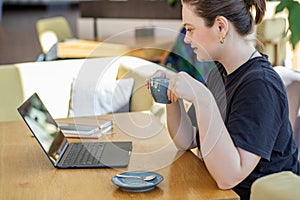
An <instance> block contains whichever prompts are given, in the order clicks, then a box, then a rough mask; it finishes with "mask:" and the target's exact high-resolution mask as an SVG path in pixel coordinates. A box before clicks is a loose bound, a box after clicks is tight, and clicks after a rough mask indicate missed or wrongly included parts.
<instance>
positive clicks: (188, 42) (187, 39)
mask: <svg viewBox="0 0 300 200" xmlns="http://www.w3.org/2000/svg"><path fill="white" fill-rule="evenodd" d="M183 41H184V42H185V43H186V44H190V43H191V38H190V37H189V36H188V35H187V34H185V35H184V39H183Z"/></svg>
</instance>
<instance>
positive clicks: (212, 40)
mask: <svg viewBox="0 0 300 200" xmlns="http://www.w3.org/2000/svg"><path fill="white" fill-rule="evenodd" d="M182 21H183V25H184V27H185V29H186V36H185V38H184V42H185V43H187V44H189V45H191V47H192V48H193V50H194V52H195V53H196V55H197V59H198V60H199V61H214V60H215V59H216V56H217V54H216V53H217V52H216V50H217V48H216V47H217V46H218V45H219V39H218V35H217V29H216V27H215V25H213V26H212V27H207V26H205V23H204V19H203V18H201V17H199V16H197V15H196V14H195V13H194V12H193V9H192V7H191V6H190V5H188V4H185V3H184V4H183V6H182Z"/></svg>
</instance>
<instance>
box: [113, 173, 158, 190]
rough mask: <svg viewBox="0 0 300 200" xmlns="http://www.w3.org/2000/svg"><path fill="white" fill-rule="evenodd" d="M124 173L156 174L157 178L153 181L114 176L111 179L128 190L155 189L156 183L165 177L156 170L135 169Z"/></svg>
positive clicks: (142, 175) (136, 174)
mask: <svg viewBox="0 0 300 200" xmlns="http://www.w3.org/2000/svg"><path fill="white" fill-rule="evenodd" d="M122 175H129V176H141V177H145V176H150V175H155V176H156V178H155V179H153V180H151V181H144V180H141V179H132V178H119V177H116V176H114V177H113V178H112V179H111V181H112V182H113V183H114V184H116V185H117V186H119V187H120V188H121V189H122V190H124V191H126V192H146V191H150V190H153V189H154V188H155V187H156V185H158V184H159V183H160V182H161V181H162V180H163V179H164V178H163V177H162V176H161V175H160V174H158V173H155V172H149V171H133V172H124V173H122Z"/></svg>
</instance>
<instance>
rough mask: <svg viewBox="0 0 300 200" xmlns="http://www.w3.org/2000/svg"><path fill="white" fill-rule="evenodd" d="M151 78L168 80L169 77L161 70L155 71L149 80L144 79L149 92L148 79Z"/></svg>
mask: <svg viewBox="0 0 300 200" xmlns="http://www.w3.org/2000/svg"><path fill="white" fill-rule="evenodd" d="M153 77H160V78H167V79H170V78H171V75H169V74H167V73H166V72H165V71H162V70H157V71H156V72H155V73H154V74H153V75H152V76H150V77H149V78H147V79H146V81H145V82H146V86H147V88H148V90H149V91H150V79H151V78H153Z"/></svg>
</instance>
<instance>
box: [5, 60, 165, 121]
mask: <svg viewBox="0 0 300 200" xmlns="http://www.w3.org/2000/svg"><path fill="white" fill-rule="evenodd" d="M108 68H109V70H111V71H114V70H117V74H118V75H117V78H119V79H120V78H126V77H133V78H134V79H135V81H134V86H133V87H134V88H133V91H132V97H131V105H130V111H144V110H150V111H151V110H152V107H153V106H154V105H155V103H154V102H153V99H152V97H151V96H150V94H149V92H148V91H147V88H146V86H145V79H146V78H147V77H149V76H150V75H152V74H153V73H154V72H155V71H156V70H158V69H162V70H166V69H165V68H163V67H161V66H159V65H157V64H155V63H151V62H149V61H146V60H143V59H140V58H135V57H129V56H124V57H109V58H94V59H76V60H75V59H74V60H61V61H49V62H32V63H20V64H14V65H5V66H0V93H1V96H2V97H1V103H0V110H1V112H0V113H1V114H0V121H11V120H18V119H20V117H19V114H18V113H17V110H16V109H17V107H18V106H19V105H20V104H21V103H22V102H23V101H24V100H25V99H27V98H28V97H29V96H31V95H32V94H33V93H34V92H37V93H38V94H39V96H40V97H41V99H42V100H43V101H44V103H45V105H46V106H47V108H48V109H49V111H50V113H51V114H52V116H53V117H54V118H63V117H67V116H68V113H69V102H70V96H71V95H70V91H71V85H72V83H73V80H74V79H75V78H76V77H78V76H79V74H80V75H82V74H83V73H84V70H89V69H90V70H92V69H93V70H96V69H100V70H108ZM104 78H116V77H113V76H105V77H104ZM161 114H162V113H161Z"/></svg>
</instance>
